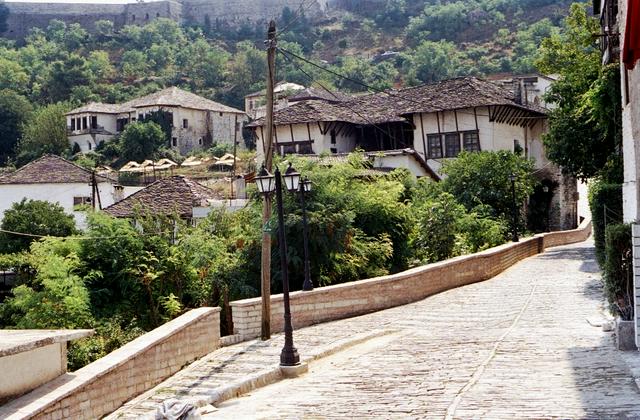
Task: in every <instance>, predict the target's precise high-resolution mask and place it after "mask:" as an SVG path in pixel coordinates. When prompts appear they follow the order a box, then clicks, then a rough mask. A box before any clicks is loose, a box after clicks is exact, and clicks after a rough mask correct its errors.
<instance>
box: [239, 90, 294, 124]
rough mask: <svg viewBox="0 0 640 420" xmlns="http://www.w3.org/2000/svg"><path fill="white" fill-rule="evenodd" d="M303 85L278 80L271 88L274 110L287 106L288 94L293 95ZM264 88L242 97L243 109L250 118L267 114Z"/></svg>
mask: <svg viewBox="0 0 640 420" xmlns="http://www.w3.org/2000/svg"><path fill="white" fill-rule="evenodd" d="M304 89H305V87H304V86H302V85H299V84H297V83H290V82H278V83H276V85H275V86H274V88H273V95H274V105H273V109H274V111H276V110H279V109H282V108H286V107H288V106H289V96H292V95H294V94H295V93H296V92H298V91H301V90H304ZM266 95H267V91H266V89H262V90H259V91H257V92H253V93H250V94H248V95H246V96H245V97H244V111H245V112H246V113H247V115H249V116H250V117H251V118H252V119H256V118H263V117H264V116H265V115H266V114H267V107H266V106H265V102H266Z"/></svg>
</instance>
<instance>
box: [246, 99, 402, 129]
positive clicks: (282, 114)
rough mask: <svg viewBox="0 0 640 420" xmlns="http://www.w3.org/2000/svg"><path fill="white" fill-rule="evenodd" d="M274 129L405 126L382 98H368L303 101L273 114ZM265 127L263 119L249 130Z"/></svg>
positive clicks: (250, 125)
mask: <svg viewBox="0 0 640 420" xmlns="http://www.w3.org/2000/svg"><path fill="white" fill-rule="evenodd" d="M273 120H274V124H275V125H288V124H304V123H315V122H317V121H325V122H331V121H340V122H347V123H352V124H361V125H373V124H380V123H385V122H404V121H406V120H405V119H404V118H403V117H401V116H400V115H398V113H397V112H395V110H394V109H393V108H392V107H389V106H388V105H387V103H386V102H385V101H384V98H383V97H382V96H381V95H380V94H374V95H366V96H361V97H358V98H354V99H352V100H350V101H346V102H337V103H331V102H325V101H318V100H313V101H302V102H297V103H295V104H293V105H291V106H288V107H286V108H283V109H280V110H278V111H276V112H274V114H273ZM262 125H264V118H259V119H257V120H255V121H254V122H252V123H251V124H249V125H248V126H249V127H260V126H262Z"/></svg>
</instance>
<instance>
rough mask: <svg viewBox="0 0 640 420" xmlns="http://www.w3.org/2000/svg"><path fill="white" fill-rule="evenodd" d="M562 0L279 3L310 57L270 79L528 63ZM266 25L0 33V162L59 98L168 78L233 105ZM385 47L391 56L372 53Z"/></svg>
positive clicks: (444, 72)
mask: <svg viewBox="0 0 640 420" xmlns="http://www.w3.org/2000/svg"><path fill="white" fill-rule="evenodd" d="M566 4H567V3H566V2H565V1H560V2H552V1H549V0H526V1H516V0H473V1H464V2H463V1H448V2H442V1H418V2H413V3H411V4H409V2H406V1H405V0H387V1H386V3H385V5H384V7H383V8H369V10H366V8H365V10H360V11H359V13H355V12H353V13H352V12H344V11H341V12H340V13H338V12H337V11H333V12H331V13H330V14H329V16H327V17H326V18H325V19H324V20H322V21H320V22H317V23H314V24H311V23H310V22H309V21H308V19H307V18H306V17H305V16H304V10H296V11H292V10H290V9H284V10H283V12H282V16H281V17H280V19H279V20H278V26H279V28H281V32H280V35H279V47H280V48H282V49H283V50H284V51H289V52H291V53H294V54H296V55H298V56H300V57H305V58H308V59H310V60H311V61H313V62H314V63H318V64H320V66H319V67H317V66H313V65H311V64H309V63H307V62H304V61H302V60H300V59H299V58H294V57H293V56H292V55H289V56H287V57H285V56H284V55H280V56H279V58H278V78H279V79H286V80H288V81H291V82H297V83H300V84H304V85H310V84H312V82H316V83H320V84H322V85H323V86H327V87H329V88H336V89H340V90H344V91H349V92H359V91H364V90H367V87H373V88H376V89H384V88H389V87H392V86H394V85H396V86H397V85H412V84H419V83H425V82H431V81H435V80H439V79H443V78H449V77H454V76H459V75H469V74H473V75H487V74H492V73H498V72H515V73H527V72H531V71H534V70H535V69H534V65H533V63H534V60H535V57H536V55H537V51H538V47H539V45H540V43H541V40H542V39H544V38H546V37H549V36H550V35H552V34H555V33H558V32H559V30H560V29H559V27H558V25H560V24H561V21H562V18H563V16H564V15H565V14H566V10H567V7H566ZM265 32H266V31H265V28H264V27H262V26H249V25H248V24H245V25H241V26H240V27H238V28H234V29H230V28H229V27H224V28H217V27H216V26H215V25H214V24H212V23H211V22H205V24H204V25H202V26H200V27H198V26H180V25H179V24H177V23H176V22H174V21H171V20H168V19H157V20H155V21H152V22H151V23H149V24H148V25H146V26H143V27H141V26H125V27H124V28H122V29H120V30H118V31H116V30H115V29H114V25H113V23H112V22H109V21H99V22H97V23H96V24H95V31H93V33H89V32H88V31H87V30H85V29H84V28H82V27H81V26H80V25H78V24H70V25H67V24H65V23H63V22H61V21H56V20H52V21H51V22H50V24H49V26H48V27H47V28H46V29H45V30H41V29H33V30H32V32H31V34H30V35H29V36H28V37H27V39H26V40H25V42H24V45H16V44H15V43H13V42H11V41H8V40H5V39H2V38H0V91H1V92H2V95H0V96H1V98H0V121H2V123H0V162H3V161H5V160H6V159H7V158H14V157H15V155H16V152H17V153H18V154H19V153H20V146H19V143H20V141H22V140H21V139H23V140H24V141H30V139H31V137H33V136H32V135H30V134H29V133H26V132H25V129H24V127H31V126H38V125H41V124H40V121H39V120H38V118H39V117H42V116H43V115H46V114H47V113H42V112H38V109H39V108H41V107H44V106H51V104H58V103H64V105H58V108H57V109H58V110H62V109H69V108H70V107H72V106H76V105H79V104H81V103H86V102H89V101H103V102H109V103H115V102H121V101H126V100H128V99H131V98H132V97H135V96H138V95H142V94H146V93H149V92H152V91H155V90H157V89H159V88H161V87H165V86H169V85H174V86H180V87H182V88H186V89H188V90H192V91H195V92H197V93H199V94H201V95H203V96H206V97H209V98H213V99H214V100H218V101H220V102H223V103H225V104H228V105H231V106H235V107H238V108H242V107H243V97H244V95H246V94H247V93H249V92H252V91H256V90H259V89H262V88H264V72H265V52H264V48H263V47H262V40H263V39H264V36H265ZM384 51H392V53H390V54H385V55H380V53H381V52H384ZM321 67H325V68H327V69H329V70H331V71H333V72H334V74H332V73H330V72H327V71H325V70H323V69H322V68H321ZM335 73H339V74H341V75H345V76H347V77H348V78H350V79H352V80H346V79H344V78H341V77H338V76H336V74H335ZM354 80H355V81H358V82H363V84H360V83H354V82H353V81H354ZM9 97H10V98H11V100H10V101H4V100H2V98H9ZM34 111H35V112H34ZM49 114H51V113H49ZM59 119H60V118H59ZM31 143H32V141H31ZM22 149H24V147H23V148H22ZM39 149H41V150H51V149H52V148H51V147H47V146H46V145H39ZM25 153H26V152H25V151H24V150H22V154H23V155H25ZM26 154H27V155H28V157H29V158H32V157H37V156H32V154H28V153H26ZM21 163H23V162H21Z"/></svg>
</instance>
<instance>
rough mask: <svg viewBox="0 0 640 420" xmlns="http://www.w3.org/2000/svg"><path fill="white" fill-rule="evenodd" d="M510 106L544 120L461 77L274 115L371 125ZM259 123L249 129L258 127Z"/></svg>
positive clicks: (493, 88) (508, 95)
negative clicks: (415, 116) (423, 115)
mask: <svg viewBox="0 0 640 420" xmlns="http://www.w3.org/2000/svg"><path fill="white" fill-rule="evenodd" d="M494 105H495V106H510V107H515V108H519V109H521V110H522V111H524V112H532V113H534V114H536V115H540V116H543V115H545V114H546V110H545V109H544V108H542V107H539V106H536V105H532V104H526V105H522V104H519V103H517V102H516V100H515V97H514V95H513V92H511V91H509V90H508V89H505V88H503V87H501V86H498V85H496V84H494V83H491V82H488V81H486V80H481V79H478V78H476V77H461V78H456V79H450V80H444V81H441V82H435V83H430V84H426V85H421V86H416V87H410V88H404V89H400V90H389V91H386V92H382V93H374V94H370V95H363V96H357V97H353V98H351V99H349V100H347V101H343V102H338V103H328V102H325V101H318V100H312V101H303V102H297V103H295V104H294V105H291V106H289V107H287V108H283V109H280V110H278V111H276V112H274V124H275V125H288V124H301V123H302V124H303V123H308V122H316V121H342V122H349V123H353V124H363V125H372V124H380V123H384V122H401V121H406V119H405V118H404V117H403V115H408V114H413V113H417V112H425V113H429V112H441V111H448V110H455V109H464V108H473V107H478V106H494ZM263 124H264V119H263V118H261V119H258V120H256V121H254V122H253V123H251V124H250V125H249V127H259V126H262V125H263Z"/></svg>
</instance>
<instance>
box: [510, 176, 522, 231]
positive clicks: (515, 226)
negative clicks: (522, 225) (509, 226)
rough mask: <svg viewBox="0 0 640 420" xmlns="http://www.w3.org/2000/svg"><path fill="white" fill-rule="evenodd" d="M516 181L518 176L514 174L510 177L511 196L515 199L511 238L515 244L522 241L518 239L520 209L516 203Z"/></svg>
mask: <svg viewBox="0 0 640 420" xmlns="http://www.w3.org/2000/svg"><path fill="white" fill-rule="evenodd" d="M516 179H517V176H516V174H515V173H513V172H512V173H511V174H510V175H509V181H511V196H512V197H513V203H512V211H513V232H512V236H511V240H512V241H513V242H518V241H520V239H519V238H518V207H517V203H516Z"/></svg>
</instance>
